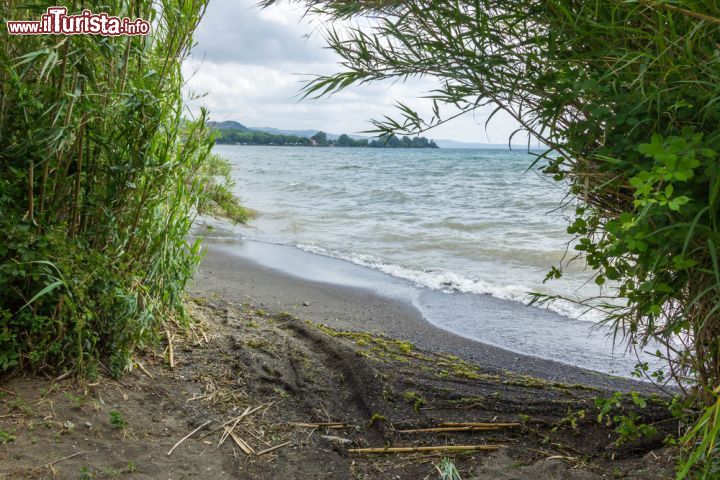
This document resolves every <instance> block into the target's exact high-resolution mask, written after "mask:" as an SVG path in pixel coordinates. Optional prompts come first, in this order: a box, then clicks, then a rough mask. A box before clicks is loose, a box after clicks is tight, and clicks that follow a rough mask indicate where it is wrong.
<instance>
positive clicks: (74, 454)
mask: <svg viewBox="0 0 720 480" xmlns="http://www.w3.org/2000/svg"><path fill="white" fill-rule="evenodd" d="M83 453H85V452H76V453H73V454H72V455H68V456H67V457H63V458H60V459H58V460H54V461H52V462H48V463H46V464H45V465H40V466H39V467H36V468H33V469H32V470H31V472H35V471H37V470H40V469H42V468H45V467H51V466H53V465H55V464H56V463H60V462H63V461H65V460H69V459H71V458H73V457H77V456H78V455H81V454H83Z"/></svg>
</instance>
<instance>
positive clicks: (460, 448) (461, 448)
mask: <svg viewBox="0 0 720 480" xmlns="http://www.w3.org/2000/svg"><path fill="white" fill-rule="evenodd" d="M503 446H504V445H433V446H427V447H380V448H348V450H347V451H348V453H414V452H472V451H492V450H498V449H499V448H502V447H503Z"/></svg>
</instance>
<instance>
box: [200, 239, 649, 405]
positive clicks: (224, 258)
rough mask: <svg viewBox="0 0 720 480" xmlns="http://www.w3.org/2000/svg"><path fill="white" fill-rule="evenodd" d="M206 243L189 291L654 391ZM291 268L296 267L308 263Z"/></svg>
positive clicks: (493, 362)
mask: <svg viewBox="0 0 720 480" xmlns="http://www.w3.org/2000/svg"><path fill="white" fill-rule="evenodd" d="M256 247H257V246H256ZM269 247H272V246H269ZM203 248H204V249H205V258H204V259H203V261H202V263H201V266H200V268H199V271H198V272H197V274H196V276H195V282H194V284H193V285H191V286H190V289H189V292H190V294H191V295H211V294H212V293H217V294H220V295H221V296H223V297H224V298H226V299H228V300H230V301H232V302H236V303H253V304H255V305H257V306H258V307H259V308H260V307H263V308H269V309H271V310H273V311H276V312H279V311H285V312H289V313H291V314H293V315H294V316H296V317H298V318H301V319H307V320H313V321H315V322H320V323H324V324H326V325H328V326H331V327H333V328H339V329H343V330H348V331H366V332H371V333H381V334H385V335H388V336H390V337H393V338H397V339H401V340H406V341H409V342H412V343H413V344H414V345H416V346H418V347H419V348H421V349H424V350H429V351H434V352H443V353H447V354H452V355H456V356H458V357H459V358H461V359H463V360H466V361H470V362H473V363H477V364H479V365H482V366H483V367H484V368H486V369H487V370H489V371H495V372H504V371H510V372H514V373H519V374H526V375H531V376H534V377H538V378H542V379H546V380H551V381H558V382H563V383H568V384H583V385H590V386H595V387H599V388H602V389H608V390H626V391H627V390H636V391H644V392H658V390H657V389H656V388H655V387H653V386H651V385H650V384H647V383H641V382H636V381H633V380H629V379H624V378H619V377H614V376H610V375H606V374H602V373H598V372H594V371H590V370H585V369H582V368H578V367H575V366H571V365H567V364H563V363H559V362H555V361H552V360H546V359H542V358H537V357H533V356H527V355H522V354H518V353H516V352H511V351H508V350H505V349H502V348H498V347H495V346H492V345H487V344H484V343H480V342H477V341H474V340H470V339H468V338H464V337H462V336H459V335H456V334H453V333H451V332H448V331H446V330H443V329H440V328H438V327H436V326H434V325H432V324H431V323H429V322H428V321H426V320H425V319H424V318H423V316H422V314H421V313H420V311H419V310H418V309H417V308H415V307H414V306H413V305H412V304H411V303H409V302H406V301H402V300H399V299H397V298H393V296H392V295H387V296H385V295H382V294H379V293H378V292H377V291H373V289H371V288H362V287H359V286H348V285H343V284H340V283H339V282H334V281H333V279H332V278H329V279H328V280H329V281H326V282H325V281H312V280H308V279H307V275H305V276H306V278H302V277H303V275H302V274H298V275H297V276H296V275H290V274H288V273H286V271H287V270H288V268H282V269H281V268H271V267H269V266H267V262H265V264H262V263H260V262H258V261H255V260H254V259H253V258H249V257H248V256H247V254H246V255H243V254H242V253H239V252H238V250H237V249H233V248H231V247H229V246H228V245H227V244H224V243H223V242H220V243H216V242H213V241H212V240H209V241H205V242H204V247H203ZM273 253H276V252H273ZM255 255H257V250H256V253H255ZM275 260H276V261H277V262H280V263H277V265H280V264H281V263H282V262H283V260H285V261H286V262H292V261H293V260H292V259H282V258H279V259H278V258H276V259H275ZM290 266H291V267H293V268H296V269H298V270H302V269H303V268H305V267H303V266H302V265H290ZM284 267H288V265H287V264H285V265H284ZM306 268H311V266H306ZM283 270H285V271H283ZM290 270H292V268H290ZM359 284H360V285H361V284H362V283H359Z"/></svg>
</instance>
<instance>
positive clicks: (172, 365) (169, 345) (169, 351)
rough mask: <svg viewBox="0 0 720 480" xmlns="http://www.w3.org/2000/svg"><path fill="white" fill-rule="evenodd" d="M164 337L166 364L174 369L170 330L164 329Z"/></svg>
mask: <svg viewBox="0 0 720 480" xmlns="http://www.w3.org/2000/svg"><path fill="white" fill-rule="evenodd" d="M165 336H166V337H167V342H168V363H169V364H170V368H175V352H174V349H173V337H172V336H171V335H170V330H168V329H165Z"/></svg>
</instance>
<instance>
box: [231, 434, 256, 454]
mask: <svg viewBox="0 0 720 480" xmlns="http://www.w3.org/2000/svg"><path fill="white" fill-rule="evenodd" d="M230 437H232V439H233V441H234V442H235V445H237V446H238V447H240V450H242V451H243V452H245V455H255V450H253V448H252V447H251V446H250V445H249V444H248V443H247V442H246V441H245V440H243V439H242V438H240V437H239V436H238V434H237V433H235V432H230Z"/></svg>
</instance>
